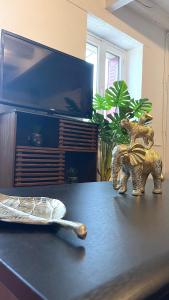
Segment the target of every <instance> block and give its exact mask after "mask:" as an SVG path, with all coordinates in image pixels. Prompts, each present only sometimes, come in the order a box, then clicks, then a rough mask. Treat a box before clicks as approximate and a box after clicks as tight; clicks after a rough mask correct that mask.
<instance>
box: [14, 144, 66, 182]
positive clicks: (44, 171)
mask: <svg viewBox="0 0 169 300" xmlns="http://www.w3.org/2000/svg"><path fill="white" fill-rule="evenodd" d="M15 166H16V167H15V179H14V182H15V186H34V185H37V186H38V185H50V184H60V183H64V169H65V153H64V151H62V150H60V149H58V148H48V147H47V148H46V147H31V146H28V147H27V146H17V147H16V160H15Z"/></svg>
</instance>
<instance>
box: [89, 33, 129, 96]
mask: <svg viewBox="0 0 169 300" xmlns="http://www.w3.org/2000/svg"><path fill="white" fill-rule="evenodd" d="M86 43H87V44H91V45H93V46H95V47H97V53H98V57H97V66H98V70H97V81H96V88H97V92H98V93H99V94H101V95H103V94H104V91H105V58H106V53H107V52H108V53H110V54H113V55H116V56H118V57H119V59H120V66H119V78H120V80H125V81H126V78H127V51H126V50H124V49H121V48H119V47H118V46H116V45H114V44H113V43H111V42H108V41H106V40H105V39H102V38H100V37H98V36H95V35H94V34H92V33H90V32H88V34H87V41H86Z"/></svg>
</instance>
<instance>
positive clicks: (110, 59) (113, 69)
mask: <svg viewBox="0 0 169 300" xmlns="http://www.w3.org/2000/svg"><path fill="white" fill-rule="evenodd" d="M119 63H120V58H119V56H116V55H113V54H111V53H109V52H106V57H105V88H108V87H110V86H112V85H113V82H114V81H116V80H119V79H120V76H119V69H120V67H119Z"/></svg>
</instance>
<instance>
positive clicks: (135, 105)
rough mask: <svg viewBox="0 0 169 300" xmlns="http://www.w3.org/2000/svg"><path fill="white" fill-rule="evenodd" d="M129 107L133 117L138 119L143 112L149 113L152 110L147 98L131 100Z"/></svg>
mask: <svg viewBox="0 0 169 300" xmlns="http://www.w3.org/2000/svg"><path fill="white" fill-rule="evenodd" d="M129 107H130V109H131V112H132V114H133V117H136V118H140V117H141V115H143V114H144V113H145V112H150V111H151V110H152V103H151V102H150V101H149V100H148V99H147V98H143V99H140V100H134V99H131V101H130V104H129Z"/></svg>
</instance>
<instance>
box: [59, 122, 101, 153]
mask: <svg viewBox="0 0 169 300" xmlns="http://www.w3.org/2000/svg"><path fill="white" fill-rule="evenodd" d="M97 134H98V132H97V126H95V125H94V124H89V123H85V122H78V121H72V120H66V119H60V120H59V147H60V148H62V149H65V150H68V151H86V152H97Z"/></svg>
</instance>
